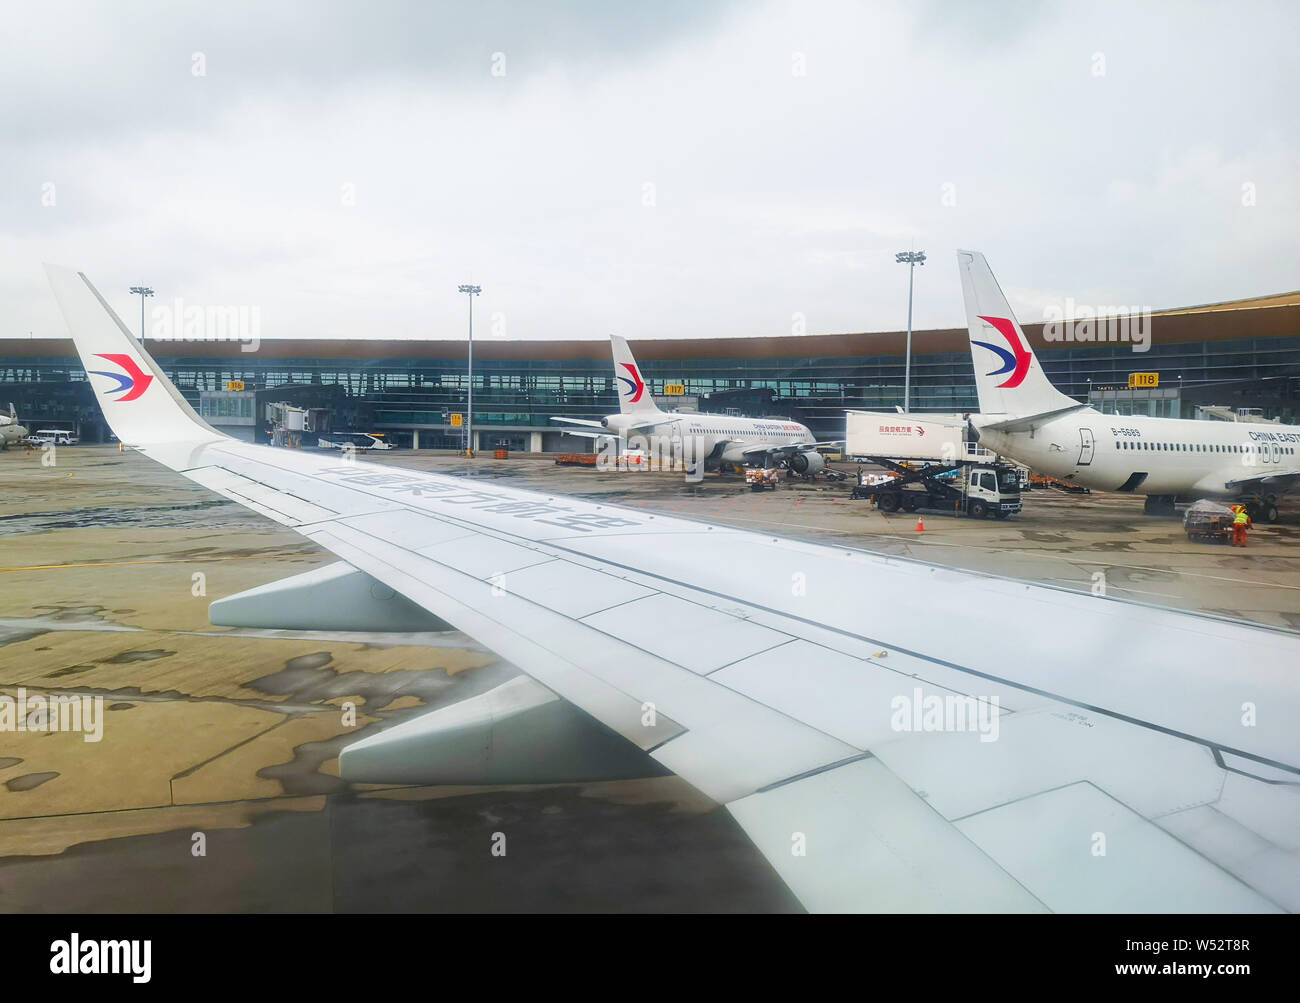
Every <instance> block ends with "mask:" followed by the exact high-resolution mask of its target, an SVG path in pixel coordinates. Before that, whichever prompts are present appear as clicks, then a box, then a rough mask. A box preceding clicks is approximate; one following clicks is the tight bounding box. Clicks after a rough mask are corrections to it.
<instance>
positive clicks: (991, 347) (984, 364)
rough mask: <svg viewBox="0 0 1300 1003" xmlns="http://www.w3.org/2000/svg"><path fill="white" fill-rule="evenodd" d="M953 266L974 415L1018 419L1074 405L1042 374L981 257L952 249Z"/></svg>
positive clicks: (1061, 409) (1013, 315)
mask: <svg viewBox="0 0 1300 1003" xmlns="http://www.w3.org/2000/svg"><path fill="white" fill-rule="evenodd" d="M957 269H958V271H959V272H960V273H961V292H962V298H963V299H964V300H965V301H966V329H967V331H968V333H969V335H970V350H971V358H972V360H973V361H974V363H975V387H976V390H977V391H978V392H979V401H980V413H981V414H985V415H1006V416H1008V417H1012V418H1020V417H1028V416H1030V415H1037V414H1046V413H1049V412H1058V411H1063V410H1066V409H1071V408H1077V407H1080V406H1081V405H1080V404H1079V402H1078V401H1076V400H1075V399H1074V398H1073V397H1067V396H1066V395H1065V394H1063V393H1061V392H1060V391H1059V390H1057V389H1056V387H1054V386H1052V381H1051V380H1049V379H1048V378H1047V374H1046V373H1044V372H1043V367H1042V365H1041V364H1040V363H1039V361H1038V359H1037V358H1036V357H1035V355H1034V350H1033V349H1032V348H1030V347H1029V341H1028V339H1027V338H1025V332H1024V331H1022V330H1021V329H1020V325H1019V324H1018V323H1017V322H1016V315H1015V314H1013V313H1012V312H1011V304H1010V303H1008V302H1007V298H1006V296H1004V295H1003V294H1002V289H1001V287H1000V286H999V285H998V280H997V279H995V278H994V277H993V272H992V270H991V269H990V268H989V265H988V262H987V261H985V260H984V255H982V254H980V253H979V252H977V251H958V252H957Z"/></svg>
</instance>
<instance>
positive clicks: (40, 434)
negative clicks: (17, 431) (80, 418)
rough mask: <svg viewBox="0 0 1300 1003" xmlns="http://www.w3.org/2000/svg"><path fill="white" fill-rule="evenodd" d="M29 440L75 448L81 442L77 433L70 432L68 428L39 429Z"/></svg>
mask: <svg viewBox="0 0 1300 1003" xmlns="http://www.w3.org/2000/svg"><path fill="white" fill-rule="evenodd" d="M28 438H29V439H31V441H32V442H40V443H46V442H52V443H54V445H56V446H75V445H76V444H77V443H78V442H80V441H81V439H80V438H79V437H78V435H77V433H76V432H69V431H68V430H67V429H66V428H41V429H37V430H36V431H35V432H33V433H32V434H31V435H30V436H28Z"/></svg>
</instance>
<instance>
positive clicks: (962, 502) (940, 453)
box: [844, 411, 1023, 519]
mask: <svg viewBox="0 0 1300 1003" xmlns="http://www.w3.org/2000/svg"><path fill="white" fill-rule="evenodd" d="M845 426H846V427H845V443H844V451H845V453H846V454H847V455H849V456H850V457H855V458H857V459H859V460H865V461H868V462H871V463H874V464H876V465H877V466H879V467H883V468H884V469H885V470H887V471H890V472H891V473H892V475H893V476H892V477H890V478H889V479H888V480H882V479H881V478H879V477H875V478H870V477H869V476H868V475H864V477H860V478H859V483H858V486H857V487H855V488H854V489H853V497H854V498H871V497H873V498H875V500H876V505H877V507H879V508H880V509H881V511H884V512H897V511H899V510H900V509H901V510H902V511H904V512H916V511H917V510H919V509H935V510H939V511H944V512H953V513H960V514H965V515H971V516H975V517H976V518H984V517H985V516H994V517H995V518H998V519H1005V518H1007V517H1008V516H1011V515H1015V514H1016V513H1017V512H1019V511H1020V486H1021V482H1022V479H1023V476H1022V474H1023V472H1022V471H1021V470H1020V469H1019V467H1017V466H1016V465H1015V464H1011V463H1004V462H1002V461H1001V460H1000V459H999V458H998V457H997V456H996V455H994V454H993V453H990V452H989V451H988V450H986V449H980V448H979V446H977V445H976V444H975V443H973V442H968V441H967V439H966V426H965V423H964V422H962V421H961V419H960V418H957V417H954V418H952V419H949V420H947V421H942V420H937V419H930V420H925V419H917V418H916V417H915V416H914V415H907V414H889V413H887V412H878V411H849V412H848V413H847V414H846V416H845ZM870 480H875V481H877V483H874V484H872V483H869V481H870Z"/></svg>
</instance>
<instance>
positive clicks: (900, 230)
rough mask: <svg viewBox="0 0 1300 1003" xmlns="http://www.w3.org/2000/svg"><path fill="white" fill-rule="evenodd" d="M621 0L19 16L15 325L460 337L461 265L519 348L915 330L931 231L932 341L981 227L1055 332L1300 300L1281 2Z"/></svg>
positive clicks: (1290, 20)
mask: <svg viewBox="0 0 1300 1003" xmlns="http://www.w3.org/2000/svg"><path fill="white" fill-rule="evenodd" d="M623 7H624V5H606V6H596V5H564V6H559V7H546V6H543V5H532V4H529V5H518V6H516V5H505V4H489V5H486V6H483V7H480V8H477V9H475V10H474V12H473V13H472V14H467V13H466V12H465V11H464V10H461V9H458V8H457V7H454V6H451V5H437V6H427V5H423V4H410V5H407V4H398V3H384V4H380V5H378V6H376V7H374V8H373V9H372V8H370V7H367V8H365V13H364V14H363V13H360V12H361V11H362V8H352V7H347V8H343V7H339V8H337V9H336V11H343V10H346V11H348V12H351V17H350V18H347V19H345V18H343V17H341V16H340V15H339V14H338V13H337V12H335V13H328V12H329V11H331V10H332V9H331V8H326V7H322V6H321V5H318V4H306V3H303V4H297V5H295V4H288V5H270V6H268V7H263V6H253V5H239V4H236V5H234V6H231V7H223V8H211V9H205V10H203V11H197V10H194V11H192V10H179V11H178V10H177V9H175V8H162V7H152V6H149V7H145V6H118V5H112V6H98V7H90V8H86V10H87V11H88V13H86V14H85V15H84V16H83V17H81V18H79V19H78V20H76V21H75V23H74V22H72V17H71V14H70V13H68V14H66V15H65V14H61V13H60V12H57V11H56V13H55V14H54V15H42V18H43V19H42V20H39V21H33V19H34V18H36V17H37V15H32V14H24V15H22V18H23V19H24V20H25V22H27V24H26V27H27V29H28V30H27V31H26V32H25V33H22V32H11V33H10V34H9V35H8V36H7V38H8V41H7V42H6V43H5V45H4V49H3V50H0V66H4V67H5V68H4V69H3V70H0V82H3V83H4V84H5V86H4V87H3V88H0V92H2V93H4V94H5V95H7V97H5V98H4V103H3V104H0V127H3V128H6V134H7V135H18V136H21V137H22V141H21V142H19V143H16V144H12V145H11V146H10V158H9V159H10V162H9V164H8V166H9V168H10V169H9V171H7V172H6V174H7V177H8V178H9V185H8V186H7V188H6V190H5V192H4V195H3V203H2V204H0V210H2V211H3V212H4V213H5V219H6V223H7V226H6V227H5V231H4V234H3V236H0V295H3V296H4V302H5V303H6V306H7V309H6V311H5V314H4V317H5V323H4V326H3V327H0V336H5V335H12V334H17V333H23V334H25V333H26V332H27V331H29V330H31V331H35V332H36V333H38V334H58V333H61V331H62V325H61V322H60V321H59V319H58V316H57V312H56V310H55V309H54V307H53V304H52V302H51V298H50V296H49V294H48V290H47V289H46V288H45V287H44V280H43V278H42V277H41V271H40V268H39V263H40V261H41V260H56V261H61V262H64V263H69V264H73V265H75V266H77V267H79V268H82V269H84V270H86V271H87V273H88V274H89V275H90V276H91V278H92V280H93V281H95V282H96V284H97V285H99V286H100V287H101V289H102V290H103V291H104V293H105V295H106V296H107V297H108V298H109V300H110V302H112V303H113V304H114V305H115V306H117V307H118V308H119V310H120V311H121V312H122V313H123V316H125V317H130V316H132V315H133V313H132V310H133V309H134V311H135V314H137V315H138V305H134V306H133V303H132V300H131V298H130V297H129V296H128V295H127V294H126V287H127V286H128V285H131V284H134V283H137V282H147V283H149V284H151V285H153V286H154V287H155V289H157V290H158V294H159V297H160V298H165V299H170V298H171V297H175V296H181V297H183V298H184V299H185V301H186V302H187V303H212V304H227V305H256V306H259V307H260V308H261V312H262V333H263V336H265V337H274V336H296V337H310V336H325V335H328V336H337V337H354V338H368V337H459V336H460V334H461V332H462V330H463V323H464V302H463V297H461V296H458V295H457V293H456V291H455V289H456V285H457V284H458V283H460V282H467V281H468V282H477V283H479V284H481V285H482V286H483V297H482V299H481V300H480V302H479V304H478V306H477V307H476V309H477V310H480V311H482V313H483V315H484V316H493V315H495V316H496V317H497V320H498V323H497V325H496V327H497V330H498V331H503V332H504V333H503V334H501V335H499V336H504V337H509V338H549V337H591V338H600V337H604V336H605V335H606V334H608V333H610V332H611V331H617V332H619V333H623V334H625V335H627V336H628V337H632V338H647V337H664V336H675V337H685V336H715V335H723V336H753V335H766V334H774V335H775V334H788V333H789V332H790V329H791V326H792V318H793V316H794V315H795V314H801V315H803V316H804V317H806V323H807V329H808V330H809V331H810V332H828V331H851V330H878V329H885V328H897V327H900V326H901V325H902V324H903V322H904V319H905V311H906V276H905V270H904V269H902V268H900V267H899V266H897V265H896V264H895V263H894V261H893V252H895V251H897V250H903V249H907V248H908V247H912V246H915V247H920V248H924V249H926V250H927V252H928V253H929V255H930V262H929V263H928V264H927V265H926V267H925V268H924V269H922V270H920V271H918V274H917V301H916V323H917V325H918V326H919V327H926V326H954V325H956V324H959V323H960V320H961V304H960V290H959V288H958V285H957V281H956V270H955V268H954V267H953V258H952V252H953V250H954V249H955V248H956V247H974V248H977V249H981V250H984V251H985V252H986V253H987V254H988V255H989V258H990V261H991V263H992V264H993V267H994V269H995V271H996V272H997V273H998V275H999V277H1000V278H1001V279H1002V281H1003V284H1004V285H1005V286H1006V287H1007V288H1008V292H1009V294H1011V295H1012V296H1013V305H1015V306H1017V307H1018V308H1019V309H1021V310H1023V311H1024V312H1025V314H1026V317H1027V318H1028V319H1030V320H1032V319H1035V318H1036V316H1037V314H1039V313H1041V305H1042V302H1043V301H1045V300H1050V299H1052V298H1056V299H1064V298H1065V297H1066V296H1073V297H1075V298H1076V299H1077V300H1079V301H1085V302H1086V301H1099V302H1124V303H1129V302H1136V303H1147V304H1151V305H1152V306H1155V307H1162V306H1175V305H1186V304H1190V303H1201V302H1207V301H1210V300H1215V299H1228V298H1234V297H1239V296H1247V295H1253V294H1260V293H1265V292H1274V291H1279V290H1282V289H1286V288H1290V287H1292V286H1294V285H1295V280H1294V270H1293V262H1294V261H1295V259H1296V243H1297V240H1298V239H1300V238H1297V236H1296V235H1295V232H1294V227H1293V226H1292V225H1290V224H1289V222H1288V221H1289V220H1294V218H1295V212H1296V209H1297V208H1298V206H1297V203H1298V202H1300V196H1298V191H1300V189H1298V183H1297V180H1296V179H1297V177H1300V173H1298V172H1297V167H1298V166H1300V163H1298V160H1300V147H1298V145H1297V140H1296V136H1295V133H1294V130H1293V129H1290V128H1288V127H1287V123H1288V122H1289V120H1290V116H1291V109H1290V107H1289V102H1290V95H1291V94H1294V93H1296V92H1297V90H1300V68H1297V65H1296V62H1295V61H1294V60H1293V59H1291V58H1290V57H1289V53H1288V52H1287V46H1288V44H1289V42H1288V39H1289V38H1291V37H1293V36H1294V29H1295V27H1296V20H1297V18H1296V16H1295V15H1293V14H1292V13H1291V11H1290V9H1289V8H1287V7H1282V6H1258V7H1245V8H1234V9H1233V10H1232V11H1226V12H1225V11H1221V10H1219V9H1217V8H1211V7H1205V8H1200V9H1196V10H1193V11H1192V12H1191V13H1187V12H1186V8H1185V7H1184V6H1183V5H1177V6H1173V7H1169V8H1165V9H1161V8H1158V7H1157V8H1154V9H1153V8H1145V7H1144V8H1143V9H1141V10H1134V9H1130V8H1126V7H1106V6H1102V7H1093V6H1088V7H1083V6H1078V7H1076V6H1068V7H1067V6H1062V7H1055V8H1046V9H1042V8H1038V7H1037V6H1035V7H1033V8H1031V9H1032V11H1033V14H1032V15H1031V14H1029V13H1027V12H1026V10H1027V9H1026V8H1022V7H1019V6H1014V5H1013V6H1007V7H987V6H982V7H981V8H980V10H981V11H983V12H984V13H982V14H978V15H977V14H976V13H973V12H971V11H963V12H960V13H952V12H951V11H950V10H949V8H948V6H947V5H938V6H930V7H922V8H919V9H914V8H913V7H911V6H910V5H905V4H897V5H892V4H891V5H875V6H864V5H861V4H857V3H848V2H843V3H840V2H826V3H818V4H811V5H810V4H785V3H769V4H766V5H763V6H753V5H712V6H709V5H705V6H700V7H697V6H696V5H687V4H680V5H671V6H667V7H665V6H663V5H655V6H653V8H652V7H651V6H650V5H647V6H646V7H645V8H644V9H642V8H636V9H634V10H624V9H623ZM78 9H80V8H78ZM652 9H653V11H655V12H656V13H654V14H653V15H652V14H651V13H648V12H649V11H651V10H652ZM320 11H326V12H327V13H325V14H321V13H319V12H320ZM60 20H67V21H69V23H72V24H73V28H72V30H69V31H67V32H66V33H64V34H62V35H61V34H60V32H59V31H58V30H57V29H58V24H57V22H58V21H60ZM97 33H98V34H97ZM193 51H203V52H205V53H206V55H207V58H208V62H207V71H208V74H207V76H206V77H194V76H192V75H191V73H190V62H189V59H190V53H191V52H193ZM497 52H503V53H504V54H505V64H504V67H505V73H504V75H503V76H501V75H497V76H494V75H493V73H492V68H493V61H492V57H493V54H494V53H497ZM1098 54H1101V55H1102V56H1104V59H1103V60H1102V61H1101V64H1102V66H1103V68H1104V73H1100V74H1099V73H1098V72H1097V68H1098V59H1097V56H1098ZM1207 54H1209V55H1207ZM51 184H52V185H53V186H54V189H53V191H54V192H55V193H56V202H55V204H54V205H52V206H51V205H46V204H43V203H42V194H43V193H44V192H46V191H48V189H46V188H44V187H43V186H46V185H51ZM1246 184H1251V185H1254V186H1255V188H1254V191H1255V193H1256V201H1255V204H1254V205H1245V204H1243V185H1246ZM1016 289H1025V290H1033V291H1034V292H1032V293H1027V294H1026V298H1025V299H1024V300H1023V301H1020V300H1016V299H1014V296H1015V293H1014V290H1016ZM476 326H477V325H476ZM485 328H486V326H485ZM485 336H490V335H485Z"/></svg>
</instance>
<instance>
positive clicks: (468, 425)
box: [456, 285, 483, 456]
mask: <svg viewBox="0 0 1300 1003" xmlns="http://www.w3.org/2000/svg"><path fill="white" fill-rule="evenodd" d="M456 291H457V292H461V293H465V294H466V295H468V296H469V395H468V398H467V400H466V402H465V455H466V456H473V455H474V297H475V296H477V295H478V294H479V293H481V292H482V291H483V287H482V286H470V285H462V286H457V287H456Z"/></svg>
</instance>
